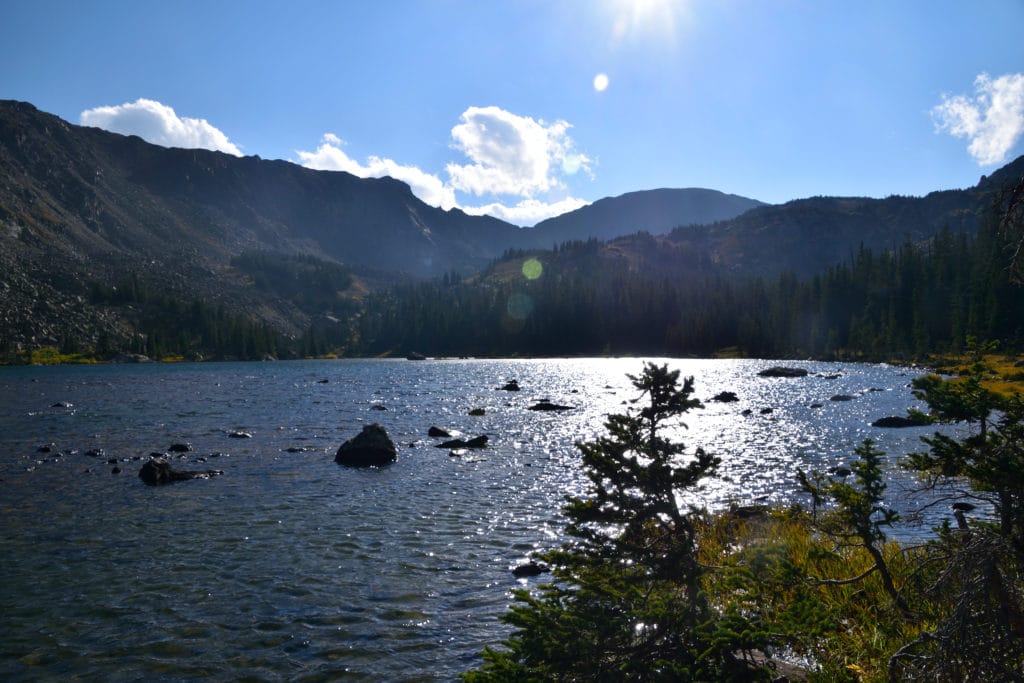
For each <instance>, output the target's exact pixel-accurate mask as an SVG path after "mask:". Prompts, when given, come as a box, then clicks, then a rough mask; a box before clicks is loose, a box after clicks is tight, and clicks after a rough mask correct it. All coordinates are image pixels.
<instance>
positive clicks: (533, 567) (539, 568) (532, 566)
mask: <svg viewBox="0 0 1024 683" xmlns="http://www.w3.org/2000/svg"><path fill="white" fill-rule="evenodd" d="M547 571H551V570H550V569H548V566H547V565H546V564H543V563H541V562H533V561H530V562H524V563H523V564H517V565H516V566H515V567H513V568H512V576H514V577H516V578H517V579H522V578H525V577H528V576H540V575H541V574H543V573H544V572H547Z"/></svg>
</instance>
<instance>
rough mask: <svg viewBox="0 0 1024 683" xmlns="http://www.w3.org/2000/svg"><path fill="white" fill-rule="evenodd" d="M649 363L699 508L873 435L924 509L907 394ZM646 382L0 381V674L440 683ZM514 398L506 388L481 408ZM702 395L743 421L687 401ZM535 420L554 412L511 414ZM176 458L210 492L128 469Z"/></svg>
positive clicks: (824, 461)
mask: <svg viewBox="0 0 1024 683" xmlns="http://www.w3.org/2000/svg"><path fill="white" fill-rule="evenodd" d="M665 362H668V363H669V364H670V366H671V367H673V368H679V369H681V370H682V373H683V375H694V376H695V377H696V387H697V395H698V396H699V397H701V398H702V399H704V400H705V403H706V408H705V409H703V410H699V411H695V412H694V413H692V414H690V415H688V416H687V418H686V422H687V424H688V426H689V429H688V430H687V431H686V432H683V433H681V435H680V436H681V438H682V439H683V440H684V441H685V442H686V443H687V445H688V446H690V447H696V446H702V447H703V448H705V450H707V451H709V452H712V453H714V454H716V455H719V456H720V457H721V458H722V466H721V469H720V474H721V476H720V477H719V478H717V479H715V480H712V481H710V482H708V483H707V485H706V486H705V487H704V489H703V490H702V491H700V492H699V493H698V494H697V495H696V497H695V498H694V502H697V503H699V504H703V505H707V506H709V507H712V508H715V507H721V506H723V505H726V504H727V503H729V502H730V501H737V502H741V503H747V502H771V503H780V504H781V503H786V502H788V501H791V500H793V499H794V498H795V497H797V496H796V494H795V489H796V476H795V473H796V470H797V468H801V467H802V468H804V469H820V470H825V469H828V468H829V467H833V466H836V465H840V464H844V463H847V462H849V458H850V457H851V456H852V453H853V448H854V446H855V445H856V444H857V443H859V442H860V441H862V440H863V439H864V438H866V437H871V438H873V439H875V440H876V441H877V442H878V443H879V446H880V447H881V448H882V449H883V450H885V451H886V452H887V453H888V454H889V457H888V460H889V461H890V463H893V467H892V468H891V470H890V473H889V486H890V493H891V494H892V496H893V501H894V503H895V505H896V507H897V508H899V509H900V510H901V512H903V513H904V515H905V516H907V515H908V514H911V513H912V512H913V509H914V508H915V506H917V505H919V502H918V501H916V499H914V498H913V497H911V496H908V495H906V491H908V490H909V489H910V488H912V487H913V485H914V480H913V478H912V477H911V476H909V475H907V474H905V473H902V472H900V471H899V470H897V469H896V468H895V466H894V463H895V460H896V459H897V458H898V456H900V455H902V454H904V453H907V452H909V451H911V450H916V449H919V448H920V447H921V444H920V442H919V441H918V439H919V437H920V436H921V435H922V434H928V433H930V431H931V430H930V429H929V428H912V429H904V430H882V429H876V428H873V427H871V426H870V422H871V421H873V420H875V419H877V418H879V417H883V416H886V415H902V414H904V413H905V412H906V410H907V408H909V407H912V406H917V407H921V404H920V403H919V402H917V401H915V400H914V398H913V396H912V395H911V393H910V390H909V388H908V387H907V385H908V384H909V382H910V380H911V379H912V377H913V376H914V375H915V374H916V373H913V372H912V371H908V370H905V369H901V368H893V367H889V366H877V365H849V364H836V363H809V362H808V363H794V364H792V365H797V366H800V367H805V368H807V369H808V370H809V371H810V373H811V374H810V375H809V376H807V377H803V378H793V379H790V378H780V379H768V378H759V377H757V376H756V375H757V371H758V370H760V369H762V368H764V367H767V366H768V365H770V364H769V363H767V362H764V361H749V360H669V361H665ZM641 367H642V362H641V361H640V360H637V359H573V360H501V361H495V360H486V361H485V360H465V361H455V360H452V361H422V362H408V361H391V360H388V361H368V360H367V361H363V360H360V361H302V362H288V363H262V364H243V363H233V364H220V363H208V364H181V365H158V364H152V365H131V366H125V365H121V366H118V365H107V366H92V367H54V368H42V367H11V368H0V478H2V481H0V512H2V514H0V558H2V559H0V570H2V572H3V576H4V580H3V582H0V610H2V613H3V615H4V626H5V637H4V638H3V639H2V643H0V675H2V677H3V678H4V679H6V680H12V679H13V680H17V679H38V678H71V677H92V678H99V679H103V680H121V679H124V680H137V679H140V678H145V679H154V678H155V679H182V678H191V677H194V676H195V677H199V676H202V677H209V678H214V679H232V680H234V679H238V678H243V677H255V678H261V679H270V680H277V679H296V678H301V679H308V680H320V679H323V680H328V679H329V680H338V679H343V680H372V681H376V680H409V681H414V680H422V681H430V680H451V679H453V678H454V677H456V676H457V674H458V673H459V672H461V671H464V670H466V669H468V668H470V667H472V666H474V665H475V664H476V663H477V661H478V654H479V651H480V650H481V649H482V647H483V646H484V645H487V644H496V643H497V641H499V640H500V639H501V638H502V637H503V636H504V634H505V633H506V629H505V627H504V626H503V625H502V624H500V623H499V621H498V617H499V616H500V615H501V614H502V613H504V612H505V610H506V607H507V605H508V602H509V600H510V596H509V592H510V590H511V589H512V588H514V587H516V586H517V585H522V584H521V583H520V582H518V581H517V580H516V579H514V578H513V577H512V575H511V573H510V572H509V568H510V566H512V565H514V564H516V563H517V562H518V561H520V560H522V559H523V558H525V557H526V556H527V555H528V554H529V553H530V551H532V550H534V549H535V548H547V547H550V546H552V545H555V544H557V543H558V542H559V541H560V538H561V533H562V530H561V513H560V506H561V504H562V501H563V498H564V496H565V495H566V494H574V493H581V492H582V491H584V481H585V480H584V477H583V476H582V473H581V472H580V470H579V457H578V453H577V451H576V449H575V447H574V443H575V442H577V441H580V440H589V439H592V438H594V437H596V436H598V435H599V434H601V433H602V432H603V422H604V416H605V415H606V414H608V413H611V412H623V411H625V410H626V409H627V408H628V407H629V401H631V400H632V399H634V398H636V391H635V389H634V388H633V387H632V386H631V384H630V382H629V379H628V378H627V377H626V374H627V373H632V374H637V373H639V371H640V369H641ZM825 375H828V376H832V375H838V376H837V377H834V378H831V379H829V378H827V377H826V376H825ZM510 379H517V380H518V383H519V385H520V386H521V387H522V391H519V392H509V391H500V390H497V388H498V387H501V386H502V385H503V384H505V383H506V382H507V381H508V380H510ZM723 390H728V391H733V392H735V393H736V394H737V396H738V398H739V400H738V401H737V402H734V403H717V402H710V401H708V399H709V398H710V397H712V396H713V395H715V394H716V393H718V392H720V391H723ZM836 395H848V396H851V397H853V398H852V400H848V401H832V400H829V399H830V398H831V397H833V396H836ZM542 398H548V399H550V400H552V401H554V402H555V403H559V404H563V405H570V406H574V409H573V410H570V411H566V412H561V413H542V412H533V411H529V410H527V408H528V407H529V406H530V405H533V404H534V403H536V402H537V401H538V400H539V399H542ZM473 408H482V409H483V415H480V416H470V415H469V411H470V410H471V409H473ZM768 409H770V411H769V410H768ZM745 412H746V413H747V414H744V413H745ZM370 422H379V423H380V424H382V425H384V426H385V427H386V428H387V430H388V432H389V433H390V435H391V437H392V438H393V439H394V441H395V442H396V444H397V445H398V447H399V459H398V462H397V463H395V464H394V465H391V466H390V467H387V468H383V469H369V470H354V469H347V468H343V467H339V466H338V465H336V464H335V463H334V459H333V456H334V452H335V450H336V449H337V447H338V446H339V445H340V444H341V442H343V441H344V440H346V439H347V438H349V437H351V436H353V435H354V434H356V433H357V432H358V431H359V430H360V429H361V427H362V425H364V424H367V423H370ZM432 425H437V426H439V427H444V428H446V429H448V430H449V431H452V433H453V435H455V436H459V435H462V436H466V437H470V436H476V435H479V434H486V435H488V436H489V446H488V448H486V449H485V450H480V451H469V452H466V453H465V454H463V455H462V456H459V457H452V456H450V455H449V454H448V452H447V451H445V450H441V449H436V448H434V447H433V446H434V444H435V443H437V442H438V441H439V440H438V439H432V438H429V437H428V436H427V429H428V428H429V427H430V426H432ZM232 432H245V433H247V434H250V435H251V438H231V436H230V434H231V433H232ZM51 443H52V444H53V446H52V447H51V452H49V453H43V452H39V451H38V449H39V447H40V446H41V445H43V444H51ZM174 443H189V444H191V446H192V449H193V450H192V451H190V452H188V453H185V454H182V455H181V457H180V458H175V460H174V464H175V467H177V468H179V469H220V470H223V471H224V475H223V476H221V477H216V478H214V479H211V480H205V481H191V482H183V483H180V484H175V485H173V486H167V487H159V488H152V487H147V486H144V485H143V484H142V483H141V482H140V480H139V479H138V477H137V476H136V473H137V472H138V469H139V467H140V465H141V462H142V459H145V458H147V457H148V455H149V453H150V452H154V451H157V452H162V451H166V450H167V449H168V448H169V447H170V445H171V444H174ZM98 449H102V454H101V455H97V454H96V453H95V451H97V450H98ZM90 451H92V452H93V453H92V454H88V453H89V452H90ZM108 460H116V462H113V463H111V462H108ZM115 467H117V468H119V469H121V470H123V471H122V473H120V474H112V470H113V469H114V468H115ZM933 514H936V515H940V516H941V515H942V514H944V512H943V511H941V510H940V511H936V512H934V513H933ZM936 520H937V518H936V519H930V520H925V521H926V526H925V528H927V523H931V522H935V521H936ZM915 532H916V530H915V529H911V531H910V533H915Z"/></svg>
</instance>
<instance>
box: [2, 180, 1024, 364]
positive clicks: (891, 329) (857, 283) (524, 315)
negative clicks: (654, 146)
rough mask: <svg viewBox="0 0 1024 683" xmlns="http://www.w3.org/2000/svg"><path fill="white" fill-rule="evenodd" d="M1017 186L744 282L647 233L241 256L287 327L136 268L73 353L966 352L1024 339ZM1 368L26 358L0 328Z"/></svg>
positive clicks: (109, 290)
mask: <svg viewBox="0 0 1024 683" xmlns="http://www.w3.org/2000/svg"><path fill="white" fill-rule="evenodd" d="M1021 196H1024V191H1021V189H1020V184H1018V186H1017V189H1016V191H1015V192H1008V193H1005V194H1004V195H1003V196H1002V197H1003V198H1002V200H1001V203H1000V204H998V205H997V206H996V207H995V210H993V211H991V212H990V214H989V216H988V218H986V219H984V220H982V221H981V224H980V226H979V228H978V232H977V234H968V233H962V232H958V233H954V232H953V231H951V230H944V231H942V232H940V233H939V234H938V235H937V236H935V237H934V238H932V239H930V240H928V241H926V242H923V243H918V244H910V243H906V244H904V245H903V246H902V247H900V248H898V249H895V250H891V251H881V252H877V251H872V250H871V249H868V248H865V247H862V248H860V249H859V250H858V251H857V252H856V253H854V254H852V255H851V257H850V259H849V260H848V261H847V262H846V263H843V264H840V265H836V266H832V267H829V268H827V269H826V270H824V271H823V272H820V273H818V274H816V275H814V276H812V277H806V278H798V277H797V276H795V275H793V274H783V275H781V276H778V277H773V278H741V277H739V276H737V275H735V274H730V273H726V272H725V271H724V270H723V269H721V268H720V267H718V265H717V264H716V263H714V262H713V261H712V260H711V257H710V256H708V254H707V253H706V252H705V251H703V250H701V249H700V248H698V247H695V246H692V245H687V244H686V243H685V242H683V243H681V242H679V241H676V240H673V239H671V238H666V237H655V236H651V235H648V234H645V233H639V234H637V235H633V236H629V237H625V238H620V239H618V240H614V241H612V242H608V243H605V242H601V241H598V240H596V239H591V240H588V241H585V242H583V241H580V242H568V243H565V244H562V245H561V246H559V247H557V248H555V249H552V250H550V251H542V250H535V251H524V250H509V251H507V252H506V253H505V255H504V256H503V257H502V258H500V259H498V260H497V261H495V262H493V263H492V264H491V265H490V266H489V267H488V268H486V269H485V270H484V271H482V272H481V273H479V274H476V275H473V276H466V277H463V276H461V275H459V274H457V273H454V272H453V273H449V274H447V275H445V276H444V277H442V278H438V279H436V280H432V281H428V282H414V283H408V284H403V285H397V286H394V287H391V288H387V289H377V290H375V291H372V292H371V293H369V294H368V295H367V296H365V297H364V298H359V297H356V296H353V295H352V292H351V291H350V288H351V285H352V283H353V275H352V273H351V271H350V270H349V269H348V268H346V267H344V266H340V265H338V264H336V263H333V262H327V261H323V260H319V259H316V258H313V257H308V256H295V255H285V254H274V253H269V252H247V253H244V254H242V255H240V256H238V257H236V258H235V259H234V260H233V262H232V268H233V269H234V272H235V277H238V278H248V279H249V280H250V281H251V282H252V285H253V286H254V287H255V288H256V289H257V290H258V291H266V292H268V293H273V294H274V295H275V296H277V297H283V298H285V299H287V300H288V301H290V302H291V303H293V304H295V306H297V307H298V308H300V309H302V310H304V311H305V312H306V313H307V315H308V316H309V319H310V321H311V322H310V324H309V326H308V328H307V330H306V332H305V333H304V334H301V335H292V336H285V335H283V334H281V333H280V332H277V331H275V330H274V329H273V328H272V327H271V326H269V325H267V324H264V323H255V322H253V321H252V320H251V319H250V318H247V317H246V316H245V315H244V314H243V312H240V311H231V310H228V309H226V308H225V307H224V306H223V305H217V306H211V305H208V304H206V303H204V302H203V301H201V300H199V299H196V300H192V301H183V300H179V299H177V298H175V296H174V295H173V294H172V293H171V292H169V291H165V290H163V289H160V288H158V287H154V286H152V285H150V284H146V283H145V282H144V281H142V280H140V279H138V278H135V277H132V278H131V279H129V280H128V281H126V282H124V283H122V284H121V285H120V286H118V287H112V286H109V285H103V284H99V283H94V284H93V285H92V287H91V289H90V291H89V296H88V301H89V303H90V304H91V305H94V306H109V307H118V308H119V309H120V310H121V311H122V312H124V311H127V312H128V314H129V315H128V317H129V318H130V319H131V320H132V321H133V324H134V329H133V330H131V331H127V332H126V331H125V330H116V329H112V330H107V331H104V332H103V333H102V334H100V336H99V343H98V344H96V345H95V347H89V346H88V345H86V344H83V343H82V342H81V341H80V340H76V339H74V338H71V337H69V338H66V339H62V340H61V341H60V347H61V348H60V351H61V352H63V353H65V354H85V355H87V356H89V355H91V357H94V358H96V359H100V360H102V359H109V358H113V357H116V356H117V355H118V354H124V353H136V354H145V355H147V356H150V357H156V358H164V357H184V358H193V359H206V358H217V359H259V358H270V357H273V358H297V357H318V356H325V355H339V356H379V355H406V354H408V353H410V352H414V351H415V352H420V353H424V354H427V355H430V356H582V355H663V356H711V355H715V354H723V353H726V354H736V355H743V356H750V357H763V358H786V357H790V358H797V357H798V358H803V357H815V358H836V359H883V360H887V359H893V358H905V359H909V358H916V357H921V356H923V355H924V354H926V353H929V352H939V353H943V352H958V351H960V350H962V348H963V347H964V344H965V342H966V340H967V339H968V338H976V339H982V340H986V339H987V340H993V339H998V340H1001V341H1002V343H1003V344H1004V348H1005V349H1006V350H1010V351H1013V350H1020V348H1021V347H1022V346H1024V296H1021V290H1020V286H1019V285H1020V281H1021V262H1022V261H1024V257H1022V255H1021V251H1022V250H1021V235H1022V230H1021V215H1020V214H1021V205H1022V200H1021ZM0 353H2V354H3V355H4V357H5V359H6V360H7V361H8V362H24V361H25V360H29V359H28V358H26V357H25V355H24V354H20V353H18V352H17V351H16V350H14V349H13V348H12V345H11V344H10V343H9V342H6V341H5V340H4V339H0Z"/></svg>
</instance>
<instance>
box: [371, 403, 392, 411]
mask: <svg viewBox="0 0 1024 683" xmlns="http://www.w3.org/2000/svg"><path fill="white" fill-rule="evenodd" d="M387 409H388V407H387V406H386V405H384V404H383V403H374V404H373V405H372V406H370V410H387Z"/></svg>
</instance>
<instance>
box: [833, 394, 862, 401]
mask: <svg viewBox="0 0 1024 683" xmlns="http://www.w3.org/2000/svg"><path fill="white" fill-rule="evenodd" d="M854 398H856V397H855V396H850V395H849V394H836V395H835V396H832V397H830V398H829V399H828V400H830V401H852V400H853V399H854Z"/></svg>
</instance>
